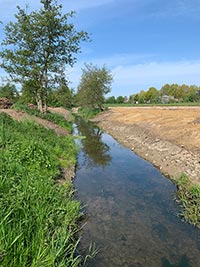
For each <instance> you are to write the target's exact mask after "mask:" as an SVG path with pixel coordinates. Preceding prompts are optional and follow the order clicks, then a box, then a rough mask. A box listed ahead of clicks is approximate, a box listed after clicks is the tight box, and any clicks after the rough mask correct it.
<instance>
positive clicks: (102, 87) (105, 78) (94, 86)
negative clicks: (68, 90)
mask: <svg viewBox="0 0 200 267" xmlns="http://www.w3.org/2000/svg"><path fill="white" fill-rule="evenodd" d="M112 80H113V78H112V75H111V72H110V71H109V70H108V69H107V68H106V67H105V66H103V67H102V68H99V67H97V66H94V65H92V64H85V69H83V70H82V76H81V80H80V84H79V86H78V92H77V99H78V103H79V105H81V106H83V107H90V108H100V109H101V110H102V105H103V103H104V96H105V94H107V93H109V92H110V91H111V84H112Z"/></svg>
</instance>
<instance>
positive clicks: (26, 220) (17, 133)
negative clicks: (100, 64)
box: [0, 112, 82, 267]
mask: <svg viewBox="0 0 200 267" xmlns="http://www.w3.org/2000/svg"><path fill="white" fill-rule="evenodd" d="M0 128H1V136H0V145H1V153H0V169H1V174H0V190H1V198H0V204H1V227H0V239H1V248H0V250H1V252H0V265H1V266H2V267H8V266H10V267H11V266H12V267H19V266H20V267H27V266H69V267H71V266H80V264H81V262H82V259H81V257H80V256H75V251H76V247H77V240H76V239H75V237H74V234H75V233H76V232H77V230H78V226H77V220H78V218H79V216H80V203H79V202H78V201H76V200H74V198H73V188H72V184H71V182H70V183H69V182H68V183H67V182H66V183H59V182H58V179H60V175H61V172H60V169H61V168H66V167H70V166H73V165H74V164H75V161H76V148H75V145H74V140H73V138H72V137H71V136H69V135H67V136H58V135H57V134H55V133H54V131H53V130H49V129H46V128H44V127H43V126H39V125H38V124H36V123H35V122H31V121H28V120H25V121H23V122H18V121H16V120H13V119H11V117H10V116H9V115H7V114H5V113H3V112H1V113H0Z"/></svg>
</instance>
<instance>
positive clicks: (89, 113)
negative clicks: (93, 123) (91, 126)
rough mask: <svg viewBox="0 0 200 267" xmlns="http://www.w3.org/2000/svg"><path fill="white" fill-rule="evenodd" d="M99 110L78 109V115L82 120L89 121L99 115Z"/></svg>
mask: <svg viewBox="0 0 200 267" xmlns="http://www.w3.org/2000/svg"><path fill="white" fill-rule="evenodd" d="M100 112H101V110H100V109H99V108H96V109H91V108H79V109H78V115H79V116H81V117H82V118H83V119H84V120H86V121H87V120H89V119H91V118H93V117H94V116H96V115H97V114H98V113H100Z"/></svg>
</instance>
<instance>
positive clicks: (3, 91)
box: [0, 83, 19, 102]
mask: <svg viewBox="0 0 200 267" xmlns="http://www.w3.org/2000/svg"><path fill="white" fill-rule="evenodd" d="M0 97H6V98H8V99H9V100H10V101H12V102H16V101H17V100H18V98H19V92H18V91H17V89H16V87H15V85H13V84H10V83H7V84H5V85H1V86H0Z"/></svg>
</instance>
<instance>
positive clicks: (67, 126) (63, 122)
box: [15, 104, 72, 132]
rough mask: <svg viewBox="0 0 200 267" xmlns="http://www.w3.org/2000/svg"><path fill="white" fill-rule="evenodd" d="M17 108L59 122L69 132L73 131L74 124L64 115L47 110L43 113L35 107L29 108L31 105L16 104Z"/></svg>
mask: <svg viewBox="0 0 200 267" xmlns="http://www.w3.org/2000/svg"><path fill="white" fill-rule="evenodd" d="M15 109H16V110H23V111H25V112H26V113H28V114H30V115H34V116H37V117H39V118H42V119H45V120H48V121H52V122H54V123H55V124H58V125H60V126H61V127H63V128H65V129H66V130H68V131H69V132H72V125H71V124H70V123H69V122H68V121H67V120H66V119H65V118H64V117H63V116H62V115H59V114H55V113H51V112H49V111H47V112H45V113H41V112H39V111H38V110H37V109H35V108H29V107H27V106H25V105H21V104H18V105H15Z"/></svg>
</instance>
